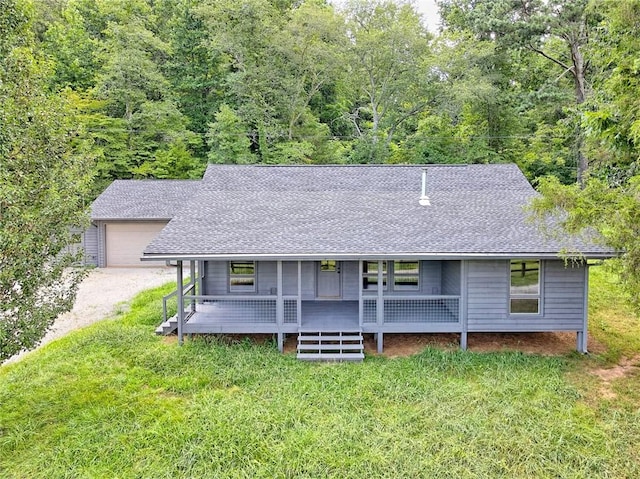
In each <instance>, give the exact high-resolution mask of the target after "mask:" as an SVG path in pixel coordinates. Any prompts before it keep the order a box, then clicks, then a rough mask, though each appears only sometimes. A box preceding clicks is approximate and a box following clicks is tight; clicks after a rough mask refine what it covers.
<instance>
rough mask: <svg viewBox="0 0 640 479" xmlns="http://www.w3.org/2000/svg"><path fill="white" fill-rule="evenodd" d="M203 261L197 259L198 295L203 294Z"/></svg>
mask: <svg viewBox="0 0 640 479" xmlns="http://www.w3.org/2000/svg"><path fill="white" fill-rule="evenodd" d="M203 280H204V261H198V293H197V294H200V295H204V294H205V293H204V287H203Z"/></svg>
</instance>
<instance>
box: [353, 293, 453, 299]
mask: <svg viewBox="0 0 640 479" xmlns="http://www.w3.org/2000/svg"><path fill="white" fill-rule="evenodd" d="M362 298H363V299H368V300H371V299H378V296H377V295H373V294H363V295H362ZM460 298H461V296H460V295H459V294H458V295H456V294H429V295H418V294H386V295H383V296H382V299H400V300H416V299H460Z"/></svg>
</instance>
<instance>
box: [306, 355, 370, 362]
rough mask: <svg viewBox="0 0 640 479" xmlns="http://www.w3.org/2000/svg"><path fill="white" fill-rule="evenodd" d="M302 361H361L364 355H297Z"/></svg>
mask: <svg viewBox="0 0 640 479" xmlns="http://www.w3.org/2000/svg"><path fill="white" fill-rule="evenodd" d="M297 358H298V359H300V360H303V361H362V360H363V359H364V353H298V356H297Z"/></svg>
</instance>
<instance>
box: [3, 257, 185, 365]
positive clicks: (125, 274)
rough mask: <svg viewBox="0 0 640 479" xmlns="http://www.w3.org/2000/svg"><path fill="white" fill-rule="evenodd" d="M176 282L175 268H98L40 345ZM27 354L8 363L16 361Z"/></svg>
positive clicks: (81, 286)
mask: <svg viewBox="0 0 640 479" xmlns="http://www.w3.org/2000/svg"><path fill="white" fill-rule="evenodd" d="M170 281H174V282H175V281H176V269H175V268H173V267H159V268H96V269H94V270H91V272H90V273H89V274H88V276H87V277H86V278H85V279H84V280H83V281H82V283H81V284H80V287H79V288H78V296H77V297H76V302H75V304H74V306H73V309H72V310H71V311H69V312H68V313H64V314H61V315H60V316H58V318H57V319H56V322H55V323H54V325H53V327H52V328H51V330H50V331H49V332H48V333H47V335H46V336H45V337H44V339H43V340H42V342H41V343H40V346H42V345H44V344H47V343H49V342H51V341H53V340H54V339H58V338H60V337H62V336H64V335H66V334H68V333H70V332H71V331H73V330H75V329H79V328H82V327H84V326H88V325H89V324H92V323H95V322H96V321H100V320H101V319H105V318H108V317H109V316H112V315H113V314H114V312H115V310H116V307H117V306H119V305H121V304H122V303H126V302H127V301H130V300H131V299H132V298H133V297H134V296H135V295H136V294H138V293H139V292H140V291H144V290H145V289H149V288H153V287H156V286H161V285H163V284H166V283H168V282H170ZM25 354H27V353H26V352H23V353H20V354H17V355H15V356H13V357H12V358H10V359H9V360H8V361H6V362H5V364H6V363H9V362H13V361H17V360H18V359H20V358H21V357H23V356H24V355H25Z"/></svg>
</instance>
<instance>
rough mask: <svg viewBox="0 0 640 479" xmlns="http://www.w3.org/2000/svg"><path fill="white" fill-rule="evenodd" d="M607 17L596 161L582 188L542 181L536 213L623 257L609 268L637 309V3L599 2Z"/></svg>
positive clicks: (597, 85)
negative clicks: (612, 269) (597, 158)
mask: <svg viewBox="0 0 640 479" xmlns="http://www.w3.org/2000/svg"><path fill="white" fill-rule="evenodd" d="M594 7H597V8H598V9H599V10H600V11H601V13H602V14H603V19H602V21H601V23H600V25H599V28H598V36H597V37H596V38H595V39H594V40H595V42H594V43H595V45H594V46H595V48H594V50H593V55H592V58H593V62H594V68H595V69H596V73H597V74H596V75H594V78H595V81H594V89H595V91H596V92H597V93H596V95H594V96H593V97H592V98H591V99H590V101H589V103H590V108H591V111H589V112H587V113H586V126H587V128H586V133H587V135H588V136H587V137H586V139H587V140H588V143H589V145H590V147H591V148H593V150H592V151H597V152H598V156H599V160H598V162H597V163H594V164H592V165H591V167H590V169H589V172H588V173H589V174H588V176H586V178H585V182H584V188H583V189H581V188H579V187H578V186H577V185H572V186H563V185H560V184H559V182H558V181H557V179H555V178H553V177H550V178H546V179H544V180H542V181H541V182H540V186H539V190H540V192H541V193H542V195H543V196H542V197H541V198H540V199H539V200H537V201H536V202H535V203H534V212H535V214H536V216H537V217H538V218H539V219H541V220H542V221H545V222H546V221H547V220H548V219H549V218H552V219H553V220H554V221H555V222H556V224H557V228H556V229H555V233H556V234H557V235H559V236H560V237H562V236H566V232H569V233H572V234H579V235H584V236H585V237H586V238H587V239H591V240H593V239H594V238H595V239H596V240H597V241H599V242H600V243H602V244H603V245H605V246H607V247H609V248H610V249H613V250H614V251H616V252H618V253H619V257H617V258H616V259H614V260H612V261H610V262H609V263H610V264H611V265H612V266H613V267H614V269H615V270H617V271H618V272H619V273H620V276H621V278H622V287H623V288H624V289H625V290H626V292H627V293H628V297H629V299H630V301H631V303H632V304H633V305H634V306H635V308H636V310H637V311H639V312H640V174H639V170H638V164H639V160H640V121H639V120H638V113H640V101H639V100H638V95H637V89H638V87H640V81H639V80H638V60H637V59H638V58H639V57H640V44H639V43H638V37H639V36H640V1H638V0H629V1H625V2H620V1H607V2H604V3H603V2H598V3H597V4H595V3H594Z"/></svg>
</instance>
